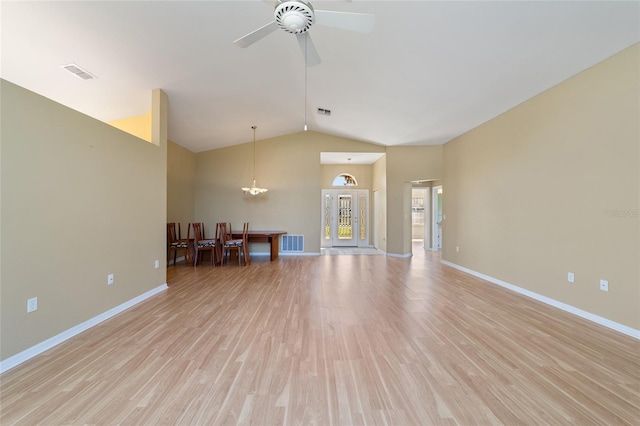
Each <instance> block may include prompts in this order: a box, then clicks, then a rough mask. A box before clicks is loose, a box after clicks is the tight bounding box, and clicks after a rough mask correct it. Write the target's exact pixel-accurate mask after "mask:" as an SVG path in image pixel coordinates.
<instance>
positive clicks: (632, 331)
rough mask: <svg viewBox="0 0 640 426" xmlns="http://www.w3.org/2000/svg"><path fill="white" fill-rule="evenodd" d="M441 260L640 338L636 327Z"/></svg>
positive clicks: (448, 264)
mask: <svg viewBox="0 0 640 426" xmlns="http://www.w3.org/2000/svg"><path fill="white" fill-rule="evenodd" d="M441 262H442V263H443V264H445V265H447V266H451V267H452V268H455V269H457V270H459V271H462V272H466V273H467V274H469V275H473V276H474V277H478V278H481V279H483V280H485V281H488V282H490V283H492V284H497V285H499V286H500V287H504V288H506V289H509V290H511V291H515V292H516V293H520V294H522V295H524V296H527V297H530V298H532V299H535V300H537V301H539V302H542V303H546V304H547V305H551V306H553V307H555V308H558V309H562V310H563V311H565V312H569V313H570V314H573V315H577V316H579V317H581V318H584V319H587V320H589V321H592V322H595V323H596V324H599V325H602V326H604V327H607V328H610V329H612V330H615V331H619V332H620V333H623V334H626V335H627V336H631V337H633V338H635V339H638V340H640V330H636V329H635V328H631V327H629V326H626V325H624V324H620V323H617V322H615V321H611V320H610V319H607V318H604V317H601V316H598V315H595V314H592V313H591V312H587V311H583V310H582V309H579V308H576V307H575V306H571V305H567V304H566V303H563V302H559V301H557V300H555V299H551V298H549V297H547V296H543V295H541V294H538V293H534V292H533V291H530V290H527V289H525V288H522V287H518V286H516V285H513V284H510V283H508V282H506V281H502V280H499V279H497V278H493V277H490V276H489V275H485V274H482V273H480V272H476V271H474V270H473V269H469V268H465V267H464V266H460V265H456V264H455V263H451V262H448V261H446V260H441Z"/></svg>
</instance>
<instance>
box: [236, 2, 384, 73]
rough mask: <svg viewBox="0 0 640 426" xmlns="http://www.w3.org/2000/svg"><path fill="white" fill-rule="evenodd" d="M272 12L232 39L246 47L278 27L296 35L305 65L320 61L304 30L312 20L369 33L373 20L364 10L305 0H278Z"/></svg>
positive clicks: (321, 23)
mask: <svg viewBox="0 0 640 426" xmlns="http://www.w3.org/2000/svg"><path fill="white" fill-rule="evenodd" d="M273 16H274V20H273V21H271V22H269V23H268V24H266V25H263V26H262V27H260V28H258V29H257V30H255V31H252V32H250V33H249V34H247V35H245V36H243V37H240V38H239V39H237V40H236V41H234V42H233V43H234V44H235V45H236V46H238V47H249V46H251V45H252V44H253V43H255V42H256V41H258V40H260V39H262V38H264V37H266V36H268V35H269V34H271V33H272V32H274V31H275V30H277V29H278V28H280V29H282V30H284V31H286V32H288V33H291V34H295V35H296V38H297V39H298V44H299V46H300V49H301V50H302V53H303V55H304V57H305V61H306V63H307V66H314V65H318V64H319V63H320V56H319V55H318V51H317V50H316V48H315V46H314V45H313V41H312V40H311V37H310V36H309V34H308V33H307V31H309V29H310V28H311V26H312V25H313V24H315V23H317V24H319V25H326V26H328V27H334V28H341V29H344V30H351V31H358V32H363V33H368V32H371V31H372V30H373V24H374V22H375V16H374V15H371V14H367V13H351V12H337V11H331V10H316V9H314V8H313V6H312V5H311V3H310V2H308V1H306V0H277V1H276V6H275V11H274V13H273Z"/></svg>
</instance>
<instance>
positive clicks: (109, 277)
mask: <svg viewBox="0 0 640 426" xmlns="http://www.w3.org/2000/svg"><path fill="white" fill-rule="evenodd" d="M107 284H108V285H111V284H113V274H109V275H107Z"/></svg>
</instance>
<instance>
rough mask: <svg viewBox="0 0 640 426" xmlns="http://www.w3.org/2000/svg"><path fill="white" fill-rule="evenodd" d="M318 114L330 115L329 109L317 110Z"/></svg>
mask: <svg viewBox="0 0 640 426" xmlns="http://www.w3.org/2000/svg"><path fill="white" fill-rule="evenodd" d="M318 114H320V115H331V110H330V109H324V108H318Z"/></svg>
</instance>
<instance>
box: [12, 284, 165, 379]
mask: <svg viewBox="0 0 640 426" xmlns="http://www.w3.org/2000/svg"><path fill="white" fill-rule="evenodd" d="M167 288H169V287H168V286H167V284H166V283H165V284H162V285H161V286H158V287H156V288H154V289H151V290H149V291H147V292H146V293H143V294H141V295H140V296H137V297H134V298H133V299H131V300H129V301H127V302H124V303H123V304H121V305H118V306H116V307H115V308H112V309H109V310H108V311H106V312H103V313H102V314H100V315H98V316H96V317H93V318H91V319H90V320H87V321H85V322H83V323H81V324H78V325H76V326H74V327H71V328H70V329H68V330H65V331H63V332H62V333H60V334H58V335H56V336H53V337H51V338H49V339H47V340H45V341H43V342H40V343H38V344H36V345H34V346H32V347H30V348H29V349H25V350H24V351H22V352H20V353H18V354H16V355H14V356H12V357H9V358H7V359H5V360H3V361H0V374H1V373H4V372H5V371H7V370H10V369H12V368H13V367H16V366H18V365H19V364H22V363H23V362H25V361H27V360H29V359H31V358H33V357H35V356H37V355H40V354H41V353H43V352H45V351H47V350H49V349H51V348H53V347H54V346H57V345H59V344H60V343H62V342H64V341H66V340H69V339H70V338H72V337H73V336H76V335H78V334H80V333H82V332H83V331H86V330H88V329H90V328H91V327H93V326H95V325H98V324H100V323H101V322H103V321H105V320H108V319H109V318H111V317H113V316H115V315H117V314H119V313H121V312H123V311H125V310H127V309H129V308H130V307H132V306H134V305H137V304H138V303H140V302H142V301H143V300H145V299H148V298H149V297H151V296H153V295H155V294H157V293H160V292H161V291H164V290H166V289H167Z"/></svg>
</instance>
